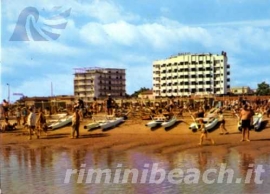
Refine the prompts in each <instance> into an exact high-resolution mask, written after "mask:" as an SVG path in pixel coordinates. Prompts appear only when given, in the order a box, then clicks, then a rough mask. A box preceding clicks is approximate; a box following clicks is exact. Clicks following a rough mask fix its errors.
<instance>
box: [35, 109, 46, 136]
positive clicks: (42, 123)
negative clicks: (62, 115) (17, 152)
mask: <svg viewBox="0 0 270 194" xmlns="http://www.w3.org/2000/svg"><path fill="white" fill-rule="evenodd" d="M36 129H37V136H38V138H39V137H40V135H41V131H44V132H45V133H46V136H47V135H48V134H47V125H46V118H45V115H44V113H43V111H42V108H39V110H38V115H37V122H36Z"/></svg>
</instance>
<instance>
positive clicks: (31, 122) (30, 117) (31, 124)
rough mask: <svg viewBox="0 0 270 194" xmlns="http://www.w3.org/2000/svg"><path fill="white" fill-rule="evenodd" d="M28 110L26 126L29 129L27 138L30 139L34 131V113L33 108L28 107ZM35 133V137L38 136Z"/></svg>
mask: <svg viewBox="0 0 270 194" xmlns="http://www.w3.org/2000/svg"><path fill="white" fill-rule="evenodd" d="M29 111H30V113H29V115H28V117H27V126H28V129H29V140H31V139H32V133H34V132H35V125H36V114H35V113H34V111H33V108H29ZM36 135H37V138H39V137H38V134H37V133H36Z"/></svg>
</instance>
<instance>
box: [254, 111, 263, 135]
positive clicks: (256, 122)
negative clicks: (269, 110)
mask: <svg viewBox="0 0 270 194" xmlns="http://www.w3.org/2000/svg"><path fill="white" fill-rule="evenodd" d="M262 120H263V115H262V114H261V113H259V114H256V115H254V116H253V127H254V130H255V131H258V130H259V129H260V127H261V124H262Z"/></svg>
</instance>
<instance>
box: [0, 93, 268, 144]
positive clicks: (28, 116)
mask: <svg viewBox="0 0 270 194" xmlns="http://www.w3.org/2000/svg"><path fill="white" fill-rule="evenodd" d="M104 104H105V105H106V109H105V111H106V113H107V115H115V114H116V109H117V108H118V107H120V106H121V105H120V106H119V105H118V104H117V103H116V101H115V100H114V99H113V98H112V96H111V95H110V94H108V96H107V98H106V100H105V101H104ZM213 105H214V104H213ZM217 105H218V107H219V108H218V111H217V112H216V116H217V117H218V119H219V123H220V127H219V128H220V134H221V135H226V134H229V131H228V130H227V128H226V118H225V117H224V114H223V111H224V110H230V111H231V112H232V114H233V115H234V116H237V117H238V119H239V122H241V128H242V138H241V141H250V137H249V136H250V134H249V130H250V128H251V127H252V122H253V121H252V119H253V115H254V113H255V112H257V113H258V112H260V113H261V114H263V115H266V116H267V117H268V118H269V116H270V100H264V101H248V100H246V99H241V100H234V101H222V102H219V103H218V104H216V105H215V106H216V107H217ZM122 106H124V105H122ZM130 106H132V108H134V106H135V105H132V104H131V105H130ZM136 107H139V109H140V110H144V109H145V108H148V109H149V110H151V113H152V114H165V112H166V113H171V114H175V112H177V114H178V116H183V113H184V112H189V113H190V114H191V116H192V117H194V118H204V117H205V116H206V113H207V112H208V111H209V110H210V109H211V108H213V106H211V104H210V103H209V101H203V102H199V103H197V104H194V103H188V102H183V103H179V101H176V100H175V99H173V98H168V100H167V101H165V103H164V102H155V103H148V102H142V103H137V104H136ZM86 109H87V111H86ZM100 111H101V110H100V106H99V103H98V101H97V99H96V98H94V99H93V102H92V103H91V106H90V107H89V106H88V107H86V105H85V103H84V101H83V100H81V99H79V100H78V101H77V102H76V103H74V106H73V113H72V125H71V128H72V129H71V135H70V137H71V138H79V128H80V122H81V121H82V120H83V118H84V117H85V115H86V114H85V112H87V113H88V114H89V113H90V115H95V114H98V113H99V112H100ZM191 111H192V112H193V113H191ZM2 112H3V115H4V122H2V124H1V130H2V131H9V130H14V129H16V127H17V126H26V127H27V128H28V130H29V139H32V135H34V134H35V135H36V136H37V138H39V137H40V135H41V132H45V134H46V135H47V131H48V126H47V124H46V117H45V113H44V111H43V110H42V108H38V109H37V110H35V108H34V107H30V108H26V107H17V108H16V110H15V117H16V123H14V124H12V125H11V124H10V122H9V103H8V102H7V101H6V100H3V103H2ZM197 121H198V126H200V127H199V130H200V131H201V136H200V141H199V144H203V141H204V140H209V141H211V142H212V143H214V140H213V139H211V138H209V137H208V131H207V130H206V129H205V125H204V122H203V119H199V120H197Z"/></svg>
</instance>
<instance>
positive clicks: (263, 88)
mask: <svg viewBox="0 0 270 194" xmlns="http://www.w3.org/2000/svg"><path fill="white" fill-rule="evenodd" d="M256 94H257V95H269V94H270V86H269V84H267V83H265V82H262V83H260V84H258V88H257V91H256Z"/></svg>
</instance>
